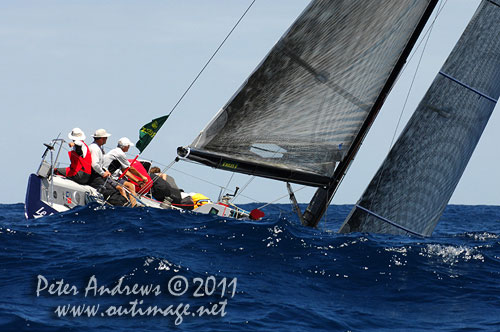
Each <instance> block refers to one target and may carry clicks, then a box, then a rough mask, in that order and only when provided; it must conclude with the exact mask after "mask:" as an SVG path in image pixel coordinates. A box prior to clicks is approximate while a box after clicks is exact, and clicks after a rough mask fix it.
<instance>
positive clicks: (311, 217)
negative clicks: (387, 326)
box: [303, 0, 437, 227]
mask: <svg viewBox="0 0 500 332" xmlns="http://www.w3.org/2000/svg"><path fill="white" fill-rule="evenodd" d="M436 4H437V0H433V1H431V2H430V3H429V5H428V7H427V9H426V10H425V12H424V14H423V15H422V18H421V19H420V22H419V23H418V25H417V27H416V29H415V31H414V32H413V34H412V36H411V38H410V39H409V41H408V44H407V45H406V47H405V49H404V51H403V52H402V54H401V57H400V58H399V60H398V62H397V63H396V65H395V67H394V69H393V71H392V73H391V75H390V76H389V79H388V80H387V82H386V84H385V85H384V87H383V89H382V91H381V93H380V95H379V96H378V98H377V100H376V102H375V103H374V105H373V107H372V108H371V110H370V112H369V115H368V117H367V118H366V120H365V122H364V123H363V125H362V127H361V129H360V131H359V133H358V135H357V136H356V138H355V139H354V141H353V144H352V145H351V147H350V149H349V151H348V152H347V155H346V157H345V158H344V160H343V161H341V162H340V163H339V165H338V166H337V168H336V169H335V172H334V174H333V176H332V177H331V178H330V181H329V183H328V185H326V186H324V187H320V188H318V189H317V190H316V193H315V194H314V196H313V198H312V199H311V202H310V203H309V205H308V207H307V208H306V210H305V211H304V214H303V223H304V225H305V226H309V227H316V226H317V225H318V223H319V221H320V220H321V218H322V217H323V215H324V213H325V212H326V209H327V208H328V205H329V204H330V202H331V200H332V198H333V196H334V195H335V193H336V191H337V189H338V186H339V185H340V183H341V182H342V179H343V178H344V176H345V174H346V173H347V170H348V168H349V166H350V165H351V162H352V161H353V160H354V157H355V156H356V153H357V152H358V150H359V148H360V147H361V143H362V142H363V140H364V138H365V136H366V134H367V133H368V130H369V129H370V127H371V125H372V123H373V121H374V120H375V118H376V117H377V115H378V113H379V111H380V109H381V108H382V105H383V104H384V102H385V99H386V97H387V95H388V94H389V92H390V90H391V89H392V86H393V85H394V82H395V81H396V79H397V77H398V75H399V73H400V72H401V69H402V68H403V66H404V64H405V63H406V59H407V58H408V56H409V54H410V52H411V50H412V48H413V46H414V45H415V43H416V42H417V40H418V37H419V35H420V33H421V32H422V30H423V28H424V26H425V24H426V23H427V21H428V19H429V17H430V15H431V14H432V12H433V10H434V7H435V6H436Z"/></svg>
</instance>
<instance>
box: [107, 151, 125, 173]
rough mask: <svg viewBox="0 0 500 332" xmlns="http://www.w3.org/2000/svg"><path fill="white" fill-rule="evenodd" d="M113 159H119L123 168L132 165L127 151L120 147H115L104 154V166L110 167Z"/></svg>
mask: <svg viewBox="0 0 500 332" xmlns="http://www.w3.org/2000/svg"><path fill="white" fill-rule="evenodd" d="M113 160H118V162H119V163H120V168H121V169H124V168H127V167H130V162H129V161H128V159H127V156H126V155H125V152H123V150H122V149H120V148H114V149H113V150H111V151H109V152H108V153H106V154H105V155H104V167H105V168H108V167H109V164H111V163H112V162H113Z"/></svg>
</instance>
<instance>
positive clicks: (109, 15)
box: [0, 0, 500, 205]
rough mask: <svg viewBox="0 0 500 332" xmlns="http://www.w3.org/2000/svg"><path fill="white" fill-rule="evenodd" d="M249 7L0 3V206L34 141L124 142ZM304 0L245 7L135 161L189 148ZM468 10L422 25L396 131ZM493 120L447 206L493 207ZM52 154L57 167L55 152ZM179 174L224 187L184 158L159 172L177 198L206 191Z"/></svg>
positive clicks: (357, 188) (351, 179)
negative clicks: (421, 42)
mask: <svg viewBox="0 0 500 332" xmlns="http://www.w3.org/2000/svg"><path fill="white" fill-rule="evenodd" d="M250 2H251V1H250V0H245V1H243V0H240V1H235V0H211V1H206V0H183V1H179V0H178V1H173V0H172V1H157V0H154V1H153V0H141V1H138V0H136V1H132V0H130V1H126V0H120V1H118V0H108V1H100V0H74V1H67V0H59V1H56V0H52V1H51V0H45V1H36V0H35V1H24V0H16V1H8V0H5V1H0V50H1V52H0V77H1V79H0V109H1V112H2V117H3V120H2V121H1V124H0V126H1V130H0V142H1V147H2V153H3V157H2V161H3V162H2V164H1V171H2V174H3V179H4V185H3V190H2V191H1V192H0V203H17V202H23V201H24V195H25V191H26V184H27V178H28V175H29V174H30V173H32V172H34V171H35V170H36V168H37V167H38V164H39V162H40V157H41V155H42V152H43V149H44V148H43V145H42V143H44V142H49V141H50V139H52V138H54V137H56V136H57V135H58V134H59V133H61V135H62V136H63V137H64V138H66V137H67V133H68V132H69V131H71V129H72V128H73V127H80V128H82V129H83V130H84V132H85V133H86V134H87V136H88V137H90V136H91V134H92V132H93V131H94V130H95V129H97V128H105V129H107V130H108V131H109V132H111V133H112V136H111V137H110V139H109V140H108V144H107V148H114V147H115V146H116V142H117V141H118V139H119V138H120V137H122V136H127V137H129V138H130V139H131V140H132V141H134V142H135V141H136V140H137V138H138V130H139V128H140V127H141V126H142V125H143V124H145V123H147V122H149V121H150V120H151V119H153V118H155V117H158V116H161V115H164V114H167V113H168V112H169V111H170V110H171V108H172V107H173V105H174V104H175V103H176V102H177V100H178V99H179V98H180V96H181V95H182V93H183V92H184V91H185V89H186V88H187V87H188V86H189V84H190V83H191V81H192V80H193V79H194V77H195V76H196V74H197V73H198V72H199V70H200V69H201V68H202V66H203V65H204V64H205V62H206V61H207V60H208V58H209V57H210V56H211V55H212V53H213V52H214V50H215V49H216V48H217V46H218V45H219V43H220V42H221V41H222V40H223V39H224V37H225V36H226V34H227V33H228V32H229V30H230V29H231V28H232V26H233V25H234V24H235V22H236V21H237V19H238V18H239V17H240V15H241V14H242V13H243V12H244V10H245V9H246V8H247V7H248V5H249V4H250ZM307 3H308V1H306V0H273V1H263V0H257V1H256V3H255V5H254V6H253V7H252V9H251V10H250V12H249V13H248V14H247V16H246V17H245V18H244V20H243V21H242V23H241V24H240V26H239V27H238V28H237V29H236V30H235V32H234V33H233V35H232V36H231V37H230V38H229V40H228V41H227V42H226V44H225V45H224V47H223V48H222V49H221V51H220V52H219V54H218V55H217V56H216V58H215V59H214V60H213V61H212V63H211V64H210V65H209V66H208V68H207V69H206V71H205V73H204V74H203V75H202V76H201V78H200V79H199V80H198V81H197V83H196V84H195V85H194V87H193V88H192V89H191V91H190V92H189V93H188V95H187V96H186V97H185V99H184V100H183V101H182V103H181V104H180V105H179V106H178V108H177V109H176V111H175V112H174V113H173V115H172V117H171V118H170V119H169V120H168V121H167V122H166V123H165V125H164V126H163V128H162V130H161V131H160V132H159V133H158V135H157V137H156V139H155V140H154V141H153V142H152V143H151V144H150V146H149V147H148V148H147V149H146V150H145V152H144V154H143V155H142V157H144V158H147V159H153V160H155V161H158V162H160V163H162V164H168V163H170V162H171V161H172V160H173V159H174V158H175V156H176V148H177V146H180V145H187V144H189V143H191V142H192V140H193V139H194V138H195V137H196V135H197V134H198V132H199V131H200V130H201V129H203V127H204V126H205V125H206V123H207V122H208V121H209V120H210V119H211V118H212V117H213V115H214V114H215V113H216V112H217V110H218V109H219V108H220V107H222V106H223V105H224V104H225V103H226V101H227V100H228V99H229V98H230V97H231V96H232V94H233V93H234V92H235V91H236V90H237V89H238V87H239V86H240V85H241V84H242V82H243V81H244V80H245V79H246V78H247V77H248V76H249V74H250V73H251V72H252V70H253V69H254V68H255V67H256V66H257V65H258V63H259V62H260V61H261V60H262V58H263V57H264V56H265V55H266V53H267V52H268V51H269V50H270V48H271V47H272V46H273V45H274V43H276V42H277V41H278V39H279V38H280V36H281V35H282V34H283V33H284V32H285V30H286V29H287V28H288V26H289V25H290V24H291V23H292V22H293V21H294V19H295V18H296V17H297V16H298V15H299V14H300V13H301V11H302V10H303V9H304V8H305V6H306V5H307ZM478 4H479V0H448V1H447V4H446V6H445V8H444V10H443V11H442V13H441V15H440V17H439V18H438V19H437V21H436V24H435V26H434V28H433V30H432V34H431V38H430V40H429V43H428V46H427V48H426V50H425V53H424V55H423V58H422V63H421V65H420V70H419V71H418V73H417V76H416V80H415V83H414V86H413V89H412V91H411V95H410V98H409V102H408V104H407V106H406V109H405V110H404V113H403V122H402V123H401V124H400V125H399V127H398V130H397V131H398V133H399V132H400V131H401V130H402V128H403V127H404V124H405V122H406V121H407V120H408V119H409V117H410V115H411V114H412V112H413V110H414V109H415V107H416V105H417V104H418V102H419V101H420V99H421V98H422V96H423V95H424V93H425V91H426V90H427V88H428V87H429V85H430V83H431V82H432V80H433V79H434V77H435V75H436V73H437V72H438V70H439V68H440V67H441V65H442V64H443V63H444V61H445V60H446V57H447V56H448V54H449V52H450V51H451V49H452V48H453V46H454V44H455V42H456V41H457V40H458V38H459V37H460V34H461V33H462V32H463V30H464V28H465V26H466V25H467V23H468V20H469V19H470V17H471V16H472V15H473V13H474V11H475V10H476V8H477V6H478ZM434 17H435V13H434V14H433V16H432V19H434ZM432 19H431V21H432ZM426 29H427V28H426ZM420 52H421V49H419V50H418V53H417V54H416V55H415V56H414V57H413V58H412V60H411V62H410V63H409V65H408V67H407V69H406V70H405V72H404V73H403V75H402V76H401V77H400V79H399V81H398V83H397V85H396V87H395V88H394V89H393V91H392V93H391V95H390V96H389V98H388V100H387V103H386V104H385V106H384V107H383V108H382V111H381V113H380V116H379V117H378V119H377V120H376V121H375V124H374V126H373V128H372V130H371V132H370V133H369V135H368V136H367V139H366V140H365V143H364V144H363V146H362V148H361V150H360V152H359V154H358V156H357V158H356V159H355V161H354V164H353V166H352V167H351V169H350V170H349V173H348V175H347V176H346V178H345V180H344V182H343V183H342V185H341V187H340V190H339V191H338V192H337V196H336V198H334V200H333V203H335V204H344V203H354V202H356V200H357V199H358V198H359V197H360V195H361V194H362V192H363V190H364V189H365V188H366V186H367V184H368V183H369V181H370V179H371V178H372V176H373V174H374V173H375V172H376V170H377V169H378V167H379V165H380V164H381V162H382V160H383V158H384V157H385V155H386V154H387V152H388V151H389V146H390V143H391V141H392V136H393V133H394V132H395V130H396V124H397V119H398V117H399V114H400V113H401V112H402V108H403V103H404V99H405V96H406V94H407V92H408V89H409V86H410V81H411V78H412V77H413V75H414V72H415V66H416V63H417V62H418V60H419V57H420ZM450 97H452V96H450ZM499 117H500V115H499V114H498V107H497V110H496V113H495V112H494V113H493V116H492V118H491V119H490V123H489V124H488V126H487V128H486V130H485V132H484V134H483V137H482V138H481V140H480V142H479V145H478V147H477V149H476V151H475V153H474V155H473V157H472V159H471V161H470V163H469V166H468V167H467V169H466V171H465V173H464V175H463V177H462V180H461V182H460V184H459V185H458V187H457V190H456V192H455V194H454V196H453V197H452V200H451V202H452V203H456V204H495V205H496V204H498V203H499V202H500V197H499V194H498V187H499V185H500V175H499V174H498V172H497V168H498V164H499V160H500V158H499V155H498V143H497V142H499V136H500V131H499V130H498V129H499ZM87 142H88V143H90V142H91V139H90V138H89V139H87ZM131 152H132V153H136V152H137V150H136V149H135V148H132V149H131ZM61 159H62V160H63V161H67V155H63V156H62V158H61ZM179 171H182V172H187V173H189V174H193V175H195V176H196V177H199V178H204V179H206V180H207V181H209V182H211V183H215V184H218V185H226V184H227V182H228V180H229V178H230V176H231V173H228V172H225V171H216V170H212V169H210V168H208V167H205V166H197V165H193V164H191V163H186V162H180V163H177V164H176V165H175V166H174V169H171V170H170V171H169V174H171V175H172V176H173V177H174V178H175V179H176V181H177V184H178V185H179V186H180V187H181V188H183V189H184V190H185V191H198V192H202V193H204V194H206V195H208V196H210V197H212V198H217V195H218V193H219V188H218V187H216V186H213V185H211V184H208V183H205V182H203V181H200V180H198V179H195V178H192V177H190V176H187V175H184V174H183V173H180V172H179ZM248 179H249V177H248V176H245V175H235V176H234V178H233V180H232V182H231V184H230V186H231V187H233V188H234V187H235V186H240V187H243V186H244V185H245V184H246V183H247V181H248ZM300 187H301V186H294V188H295V189H299V188H300ZM313 192H314V189H305V190H301V191H300V192H298V193H297V197H298V199H299V201H300V202H308V201H309V200H310V198H311V196H312V194H313ZM243 194H244V195H245V196H247V197H250V198H251V199H250V198H247V197H240V199H239V202H249V201H252V200H253V199H255V200H258V201H264V202H269V201H273V200H274V199H276V198H278V197H280V196H282V195H285V194H286V188H285V184H284V183H281V182H276V181H271V180H263V179H255V180H253V181H252V182H251V183H250V184H249V186H248V188H247V190H246V191H245V192H244V193H243ZM281 202H283V203H287V202H288V200H287V199H283V200H282V201H281Z"/></svg>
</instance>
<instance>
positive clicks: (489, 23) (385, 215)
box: [340, 0, 500, 236]
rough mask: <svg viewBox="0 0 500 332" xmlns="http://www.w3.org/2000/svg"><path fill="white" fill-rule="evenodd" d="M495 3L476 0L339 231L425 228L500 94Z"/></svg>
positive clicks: (425, 231)
mask: <svg viewBox="0 0 500 332" xmlns="http://www.w3.org/2000/svg"><path fill="white" fill-rule="evenodd" d="M499 5H500V1H498V0H484V1H482V3H481V4H480V6H479V7H478V10H477V11H476V13H475V15H474V16H473V18H472V20H471V22H470V23H469V25H468V26H467V28H466V29H465V31H464V33H463V35H462V37H461V38H460V40H459V41H458V43H457V45H456V46H455V48H454V49H453V51H452V53H451V54H450V56H449V57H448V59H447V61H446V63H445V64H444V66H443V67H442V68H441V71H440V72H439V73H438V75H437V76H436V78H435V79H434V82H433V83H432V85H431V87H430V88H429V90H428V91H427V93H426V95H425V96H424V98H423V99H422V101H421V102H420V104H419V106H418V107H417V109H416V111H415V113H414V114H413V116H412V117H411V119H410V121H409V122H408V124H407V125H406V127H405V129H404V130H403V132H402V133H401V136H400V137H399V139H398V141H397V142H396V143H395V144H394V146H393V148H392V149H391V151H390V152H389V155H388V156H387V158H386V159H385V160H384V162H383V163H382V165H381V167H380V168H379V170H378V172H377V173H376V174H375V176H374V178H373V179H372V181H371V182H370V184H369V185H368V188H367V189H366V190H365V192H364V193H363V195H362V197H361V199H360V200H359V201H358V203H357V205H356V206H355V207H354V208H353V210H352V211H351V213H350V215H349V216H348V218H347V219H346V221H345V223H344V225H343V226H342V227H341V229H340V232H343V233H346V232H372V233H392V234H417V235H421V236H429V235H431V234H432V232H433V230H434V228H435V226H436V224H437V222H438V220H439V218H440V217H441V214H442V213H443V210H444V209H445V207H446V205H447V204H448V201H449V199H450V197H451V195H452V194H453V191H454V190H455V187H456V185H457V184H458V181H459V180H460V177H461V176H462V173H463V172H464V170H465V167H466V166H467V163H468V161H469V159H470V157H471V155H472V152H473V151H474V148H475V147H476V144H477V142H478V141H479V138H480V137H481V134H482V132H483V130H484V127H485V126H486V123H487V122H488V119H489V117H490V115H491V113H492V111H493V109H494V107H495V104H496V101H497V99H498V97H499V95H500V38H499V33H500V6H499Z"/></svg>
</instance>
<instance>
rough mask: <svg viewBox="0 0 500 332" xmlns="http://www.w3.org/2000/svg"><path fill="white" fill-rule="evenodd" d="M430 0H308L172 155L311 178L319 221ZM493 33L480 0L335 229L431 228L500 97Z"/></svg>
mask: <svg viewBox="0 0 500 332" xmlns="http://www.w3.org/2000/svg"><path fill="white" fill-rule="evenodd" d="M436 5H437V0H381V1H356V0H350V1H341V0H339V1H328V0H315V1H312V2H311V3H310V4H309V6H308V7H307V8H306V9H305V10H304V12H303V13H302V14H301V15H300V16H299V17H298V18H297V20H296V21H295V22H294V23H293V25H292V26H291V27H290V28H289V30H288V31H287V32H286V33H285V34H284V36H283V37H282V38H281V39H280V40H279V41H278V43H277V44H276V45H275V46H274V47H273V48H272V50H271V51H270V52H269V53H268V55H267V56H266V57H265V59H264V60H263V61H262V62H261V63H260V65H259V66H258V67H257V68H256V69H255V71H254V72H253V73H252V74H251V75H250V77H249V78H248V79H247V81H246V82H245V83H244V84H243V85H242V86H241V87H240V89H239V90H238V91H237V92H236V93H235V94H234V95H233V97H232V98H231V99H230V100H229V102H228V103H227V104H226V105H225V106H224V107H223V108H222V109H221V110H220V111H219V112H218V113H217V114H216V115H215V117H214V118H213V119H212V121H210V123H209V124H208V125H207V126H206V127H205V129H203V130H202V131H201V132H200V134H199V135H198V136H197V137H196V138H195V139H194V141H193V142H192V143H191V144H190V145H188V146H184V147H179V148H178V155H179V157H181V158H184V159H189V160H191V161H195V162H198V163H201V164H204V165H207V166H210V167H214V168H218V169H223V170H227V171H231V172H239V173H244V174H249V175H254V176H259V177H265V178H269V179H274V180H278V181H283V182H286V183H297V184H303V185H307V186H312V187H317V190H316V193H315V194H314V196H313V197H312V199H311V201H310V203H309V205H308V207H307V208H306V209H305V211H304V212H302V211H301V210H300V209H299V208H298V205H297V204H295V205H296V210H297V212H298V215H299V218H300V219H301V222H302V223H303V224H304V225H306V226H311V227H316V226H317V225H318V223H319V221H320V220H321V218H322V216H323V215H324V213H325V211H326V209H327V208H328V205H329V204H330V202H331V200H332V198H333V196H334V194H335V193H336V191H337V189H338V187H339V185H340V183H341V182H342V179H343V178H344V176H345V174H346V172H347V171H348V169H349V166H350V165H351V163H352V161H353V159H354V157H355V155H356V153H357V152H358V150H359V148H360V145H361V143H362V141H363V139H364V138H365V136H366V134H367V132H368V130H369V129H370V127H371V125H372V123H373V121H374V120H375V118H376V116H377V114H378V113H379V110H380V108H381V107H382V105H383V103H384V101H385V99H386V97H387V95H388V94H389V92H390V91H391V88H392V87H393V85H394V83H395V81H396V79H397V78H398V75H399V74H400V72H401V70H402V68H403V65H404V63H405V62H406V60H407V58H408V56H409V54H410V52H411V50H412V48H413V47H414V45H415V43H416V41H417V39H418V37H419V35H420V33H421V32H422V30H423V27H424V25H425V24H426V22H427V21H428V19H429V17H430V15H431V13H432V12H433V10H434V9H435V7H436ZM498 31H500V6H499V2H498V1H497V0H483V1H482V2H481V4H480V6H479V7H478V9H477V11H476V13H475V14H474V16H473V18H472V20H471V22H470V23H469V25H468V26H467V28H466V30H465V32H464V33H463V35H462V37H461V39H460V40H459V42H458V43H457V45H456V46H455V48H454V50H453V51H452V53H451V55H450V56H449V58H448V60H447V61H446V63H445V65H444V66H443V68H442V69H441V71H440V72H439V73H438V74H437V76H436V78H435V80H434V82H433V84H432V85H431V87H430V88H429V91H428V92H427V94H426V95H425V97H424V99H423V100H422V102H421V103H420V105H419V106H418V108H417V110H416V111H415V113H414V115H413V116H412V118H411V120H410V121H409V123H408V125H407V126H406V128H405V129H404V131H403V132H402V134H401V136H400V138H399V140H398V141H397V142H396V143H395V145H394V146H393V148H392V150H391V151H390V153H389V155H388V156H387V158H386V159H385V161H384V162H383V163H382V165H381V167H380V169H379V171H378V172H377V174H376V175H375V177H374V178H373V179H372V181H371V182H370V184H369V185H368V188H367V189H366V191H365V192H364V194H363V195H362V197H361V198H360V199H359V201H358V202H357V204H355V206H354V208H353V210H352V211H351V213H350V214H349V216H348V217H347V219H346V221H345V222H344V224H343V225H342V226H341V228H340V232H342V233H346V232H374V233H391V234H412V235H417V236H429V235H431V234H432V232H433V230H434V228H435V226H436V224H437V222H438V220H439V218H440V216H441V214H442V212H443V210H444V208H445V207H446V205H447V203H448V201H449V199H450V197H451V195H452V193H453V191H454V189H455V187H456V185H457V183H458V181H459V179H460V177H461V175H462V173H463V171H464V169H465V167H466V165H467V162H468V160H469V159H470V156H471V154H472V152H473V150H474V148H475V146H476V145H477V142H478V140H479V138H480V136H481V134H482V132H483V129H484V127H485V126H486V123H487V121H488V119H489V117H490V115H491V113H492V111H493V109H494V107H495V104H496V101H497V99H498V95H499V94H500V38H498ZM290 196H291V197H292V198H293V192H291V190H290Z"/></svg>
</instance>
